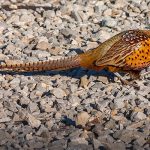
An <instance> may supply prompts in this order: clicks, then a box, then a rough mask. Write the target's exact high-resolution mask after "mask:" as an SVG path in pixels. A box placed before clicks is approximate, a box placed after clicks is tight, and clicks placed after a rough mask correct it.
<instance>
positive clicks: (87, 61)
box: [0, 47, 104, 72]
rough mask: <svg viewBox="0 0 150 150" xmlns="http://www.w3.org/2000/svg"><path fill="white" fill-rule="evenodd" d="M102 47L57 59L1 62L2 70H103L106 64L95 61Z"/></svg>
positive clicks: (99, 56) (100, 55)
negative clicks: (13, 62) (77, 68)
mask: <svg viewBox="0 0 150 150" xmlns="http://www.w3.org/2000/svg"><path fill="white" fill-rule="evenodd" d="M101 53H102V49H101V48H100V47H97V48H95V49H93V50H91V51H87V52H85V53H82V54H80V55H75V56H70V57H66V58H62V59H57V60H48V61H39V62H27V63H16V64H1V65H0V70H2V71H16V72H28V71H46V70H67V69H71V68H76V67H84V68H88V69H93V70H101V69H103V68H104V66H101V67H99V66H96V65H95V61H96V60H97V59H101V57H102V54H101Z"/></svg>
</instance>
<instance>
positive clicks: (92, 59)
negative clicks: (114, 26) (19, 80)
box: [0, 30, 150, 74]
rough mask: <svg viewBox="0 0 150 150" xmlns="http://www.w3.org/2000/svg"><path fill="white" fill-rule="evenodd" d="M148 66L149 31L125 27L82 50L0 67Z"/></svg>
mask: <svg viewBox="0 0 150 150" xmlns="http://www.w3.org/2000/svg"><path fill="white" fill-rule="evenodd" d="M148 66H150V31H149V30H127V31H123V32H121V33H119V34H117V35H115V36H113V37H112V38H110V39H108V40H106V41H105V42H104V43H102V44H100V45H99V46H98V47H97V48H95V49H93V50H91V51H87V52H85V53H83V54H80V55H76V56H71V57H66V58H62V59H58V60H49V61H44V62H29V63H23V64H13V65H8V64H2V65H0V69H1V70H13V71H18V72H22V71H25V72H26V71H43V70H66V69H70V68H76V67H84V68H87V69H93V70H102V69H108V70H109V71H112V72H120V71H122V72H130V73H133V74H134V73H139V71H140V70H142V69H144V68H145V67H148Z"/></svg>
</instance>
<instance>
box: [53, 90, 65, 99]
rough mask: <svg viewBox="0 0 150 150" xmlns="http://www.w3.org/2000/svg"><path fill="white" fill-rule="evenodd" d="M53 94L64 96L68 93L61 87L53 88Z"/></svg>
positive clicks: (59, 96)
mask: <svg viewBox="0 0 150 150" xmlns="http://www.w3.org/2000/svg"><path fill="white" fill-rule="evenodd" d="M53 94H54V96H55V97H56V98H63V97H65V96H66V93H65V91H64V90H62V89H61V88H55V89H54V90H53Z"/></svg>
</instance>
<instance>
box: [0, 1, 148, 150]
mask: <svg viewBox="0 0 150 150" xmlns="http://www.w3.org/2000/svg"><path fill="white" fill-rule="evenodd" d="M0 2H1V3H0V8H1V9H0V35H1V36H0V60H1V61H6V62H7V63H13V62H12V60H14V62H16V61H17V62H22V61H25V62H27V61H39V60H47V59H52V58H59V57H62V56H69V55H75V54H77V53H81V52H83V51H86V50H89V49H91V48H94V47H96V46H97V45H98V44H100V43H101V42H103V41H105V40H106V39H108V38H110V37H111V36H113V35H115V34H117V33H119V32H120V31H123V30H127V29H135V28H139V29H145V28H150V1H149V0H103V1H98V0H70V1H67V0H10V1H8V0H0ZM124 78H128V75H125V76H124ZM114 81H115V82H114ZM136 82H137V84H138V86H139V88H134V87H132V86H128V85H122V84H121V82H120V81H119V80H118V79H117V78H116V77H114V75H113V74H112V73H109V72H107V71H100V72H94V71H91V70H85V69H82V68H79V69H72V70H69V71H60V72H51V71H47V72H39V73H33V72H31V73H24V74H16V73H13V74H7V73H5V72H2V73H1V75H0V149H2V150H5V149H9V150H13V149H43V150H45V149H49V150H51V149H53V150H54V149H57V150H64V149H67V150H93V149H95V150H98V149H100V150H102V149H103V150H104V149H105V150H125V149H128V150H129V149H132V150H148V149H149V144H150V125H149V124H150V89H149V88H150V75H147V76H145V78H144V79H143V80H137V81H136Z"/></svg>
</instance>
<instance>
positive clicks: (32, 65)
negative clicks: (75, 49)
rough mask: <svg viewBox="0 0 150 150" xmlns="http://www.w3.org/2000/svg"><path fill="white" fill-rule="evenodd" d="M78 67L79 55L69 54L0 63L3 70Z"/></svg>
mask: <svg viewBox="0 0 150 150" xmlns="http://www.w3.org/2000/svg"><path fill="white" fill-rule="evenodd" d="M76 67H80V58H79V56H71V57H66V58H63V59H57V60H48V61H39V62H28V63H20V64H18V63H16V64H2V65H0V70H3V71H17V72H28V71H48V70H67V69H71V68H76Z"/></svg>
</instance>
